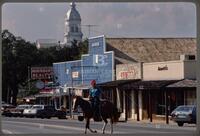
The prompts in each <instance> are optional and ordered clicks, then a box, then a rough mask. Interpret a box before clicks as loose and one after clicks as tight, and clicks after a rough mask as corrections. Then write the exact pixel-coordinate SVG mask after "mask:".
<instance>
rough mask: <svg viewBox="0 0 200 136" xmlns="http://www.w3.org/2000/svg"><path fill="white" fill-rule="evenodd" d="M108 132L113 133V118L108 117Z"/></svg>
mask: <svg viewBox="0 0 200 136" xmlns="http://www.w3.org/2000/svg"><path fill="white" fill-rule="evenodd" d="M110 127H111V128H110V133H111V134H113V119H112V118H111V119H110Z"/></svg>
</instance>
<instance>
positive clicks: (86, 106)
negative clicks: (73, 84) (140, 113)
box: [74, 96, 120, 134]
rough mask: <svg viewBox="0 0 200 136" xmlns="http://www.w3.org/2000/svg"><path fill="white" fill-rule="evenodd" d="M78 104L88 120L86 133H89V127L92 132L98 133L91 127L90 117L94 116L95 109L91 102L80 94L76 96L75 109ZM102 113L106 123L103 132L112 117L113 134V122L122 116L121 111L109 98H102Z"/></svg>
mask: <svg viewBox="0 0 200 136" xmlns="http://www.w3.org/2000/svg"><path fill="white" fill-rule="evenodd" d="M78 105H79V106H80V107H81V109H82V111H83V114H84V118H85V120H86V125H85V134H86V133H87V129H89V130H90V132H92V133H97V131H96V130H92V129H91V128H90V119H91V118H93V110H92V107H91V102H90V101H87V100H84V99H83V98H82V97H80V96H76V101H75V104H74V109H76V108H77V107H78ZM100 114H101V117H102V119H103V121H104V125H103V128H102V132H103V134H104V133H105V128H106V125H107V123H108V121H107V119H110V124H111V134H112V133H113V123H116V122H117V121H118V119H119V117H120V113H119V112H118V109H117V108H116V107H115V105H114V104H113V103H111V102H109V101H107V100H102V101H101V102H100Z"/></svg>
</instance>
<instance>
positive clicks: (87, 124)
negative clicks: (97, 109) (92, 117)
mask: <svg viewBox="0 0 200 136" xmlns="http://www.w3.org/2000/svg"><path fill="white" fill-rule="evenodd" d="M88 128H89V119H88V118H86V124H85V134H86V133H87V129H88Z"/></svg>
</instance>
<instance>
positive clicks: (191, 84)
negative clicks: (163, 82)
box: [166, 79, 197, 88]
mask: <svg viewBox="0 0 200 136" xmlns="http://www.w3.org/2000/svg"><path fill="white" fill-rule="evenodd" d="M166 87H167V88H196V87H197V80H194V79H183V80H181V81H178V82H176V83H173V84H170V85H168V86H166Z"/></svg>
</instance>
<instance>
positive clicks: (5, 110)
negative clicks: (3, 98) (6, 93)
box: [1, 103, 16, 116]
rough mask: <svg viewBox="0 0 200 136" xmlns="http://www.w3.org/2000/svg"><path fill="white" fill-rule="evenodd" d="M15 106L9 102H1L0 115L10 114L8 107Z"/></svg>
mask: <svg viewBox="0 0 200 136" xmlns="http://www.w3.org/2000/svg"><path fill="white" fill-rule="evenodd" d="M15 107H16V106H14V105H11V104H7V103H2V107H1V115H4V116H11V114H10V109H13V108H15Z"/></svg>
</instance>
